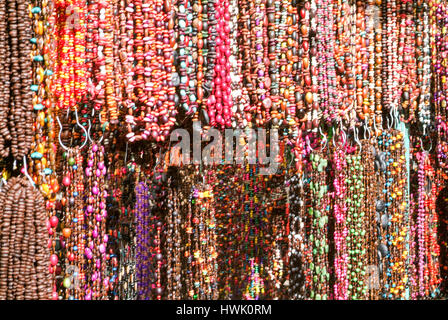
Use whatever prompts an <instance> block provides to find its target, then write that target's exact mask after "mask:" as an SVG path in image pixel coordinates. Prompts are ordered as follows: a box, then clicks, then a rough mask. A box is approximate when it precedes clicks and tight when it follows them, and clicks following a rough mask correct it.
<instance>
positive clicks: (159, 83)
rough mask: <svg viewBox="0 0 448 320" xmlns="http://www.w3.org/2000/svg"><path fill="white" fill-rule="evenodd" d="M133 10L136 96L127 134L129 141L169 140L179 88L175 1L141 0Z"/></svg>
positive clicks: (129, 115)
mask: <svg viewBox="0 0 448 320" xmlns="http://www.w3.org/2000/svg"><path fill="white" fill-rule="evenodd" d="M134 7H135V8H134ZM129 11H130V12H133V16H132V18H133V20H134V22H135V26H134V38H133V47H134V51H135V54H134V59H135V65H134V66H133V72H132V76H133V77H135V79H134V88H135V92H136V95H135V96H133V97H134V101H133V103H129V104H128V114H127V116H126V122H127V134H126V137H127V139H128V140H129V142H134V141H140V140H148V139H151V140H155V141H165V139H166V138H167V137H168V135H169V130H170V128H171V127H172V126H173V125H174V122H175V116H176V114H177V111H176V110H175V101H174V100H175V91H176V88H175V86H174V85H173V84H172V81H171V75H172V65H173V55H172V51H173V46H174V41H173V40H174V30H173V25H174V22H173V17H172V12H171V1H165V3H163V1H162V0H158V1H156V2H146V1H141V0H137V1H134V5H133V6H130V9H129ZM128 43H129V42H128ZM129 50H132V49H129Z"/></svg>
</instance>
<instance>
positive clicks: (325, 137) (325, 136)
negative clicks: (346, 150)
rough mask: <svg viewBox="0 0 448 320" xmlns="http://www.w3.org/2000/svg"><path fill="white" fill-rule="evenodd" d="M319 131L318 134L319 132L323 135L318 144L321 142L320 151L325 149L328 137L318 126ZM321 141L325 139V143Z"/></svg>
mask: <svg viewBox="0 0 448 320" xmlns="http://www.w3.org/2000/svg"><path fill="white" fill-rule="evenodd" d="M319 132H320V134H321V135H322V137H323V139H322V140H321V142H320V144H321V149H320V151H323V150H324V149H325V147H326V146H327V143H328V138H327V135H325V134H324V133H323V132H322V128H321V127H319ZM323 141H325V144H323V143H322V142H323ZM322 145H323V146H322Z"/></svg>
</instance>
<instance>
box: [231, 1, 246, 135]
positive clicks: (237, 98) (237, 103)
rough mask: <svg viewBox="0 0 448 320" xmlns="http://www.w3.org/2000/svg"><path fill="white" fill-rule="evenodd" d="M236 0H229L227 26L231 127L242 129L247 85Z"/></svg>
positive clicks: (244, 121)
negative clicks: (228, 37)
mask: <svg viewBox="0 0 448 320" xmlns="http://www.w3.org/2000/svg"><path fill="white" fill-rule="evenodd" d="M239 13H240V11H239V7H238V0H231V1H230V5H229V14H230V21H229V28H230V48H231V53H230V57H229V63H230V80H231V84H230V88H231V95H232V105H233V108H232V117H233V119H232V127H233V128H236V127H239V128H241V129H244V128H245V127H246V126H247V124H248V120H247V116H246V112H247V111H248V110H249V96H248V93H247V92H248V90H247V87H245V86H243V74H242V64H243V62H242V50H240V47H239V46H238V37H239V33H240V32H241V30H240V29H239V28H238V26H239V25H238V21H239Z"/></svg>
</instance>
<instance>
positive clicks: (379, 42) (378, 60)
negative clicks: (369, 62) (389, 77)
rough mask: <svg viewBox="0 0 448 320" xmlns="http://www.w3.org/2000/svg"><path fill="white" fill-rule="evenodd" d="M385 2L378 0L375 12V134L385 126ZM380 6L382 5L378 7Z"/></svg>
mask: <svg viewBox="0 0 448 320" xmlns="http://www.w3.org/2000/svg"><path fill="white" fill-rule="evenodd" d="M381 4H383V2H382V1H376V6H375V7H374V9H373V10H374V12H375V16H374V18H375V17H376V19H375V20H374V21H373V23H374V28H375V44H374V46H375V65H374V81H375V82H374V83H375V85H374V92H375V95H374V97H375V103H374V105H375V118H374V122H373V123H374V129H375V134H376V135H379V134H381V130H377V128H382V126H383V104H382V101H383V59H384V55H383V25H384V21H383V20H384V18H383V10H381V8H382V6H381ZM378 6H380V7H378Z"/></svg>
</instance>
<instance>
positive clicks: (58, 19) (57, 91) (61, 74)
mask: <svg viewBox="0 0 448 320" xmlns="http://www.w3.org/2000/svg"><path fill="white" fill-rule="evenodd" d="M54 4H55V10H54V11H53V15H54V17H53V19H54V22H55V28H54V32H55V34H54V35H55V46H56V48H55V50H54V51H53V54H54V56H53V58H52V60H53V61H54V78H53V79H54V80H53V83H52V92H53V93H54V96H55V97H57V98H56V99H57V106H58V108H59V109H68V108H70V109H72V110H73V109H74V108H75V106H76V104H77V103H78V102H80V101H81V100H82V99H83V98H84V96H85V94H86V92H87V70H86V67H87V65H86V63H85V62H86V21H85V17H86V13H87V12H86V11H87V4H86V1H83V0H57V1H55V2H54Z"/></svg>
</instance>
